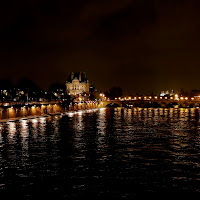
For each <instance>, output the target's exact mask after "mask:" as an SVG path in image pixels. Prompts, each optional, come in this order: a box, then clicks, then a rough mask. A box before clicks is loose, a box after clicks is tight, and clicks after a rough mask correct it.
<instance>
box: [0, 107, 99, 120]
mask: <svg viewBox="0 0 200 200" xmlns="http://www.w3.org/2000/svg"><path fill="white" fill-rule="evenodd" d="M97 109H99V108H93V109H86V110H78V111H75V110H74V111H67V112H57V113H50V114H43V115H31V116H26V117H15V118H9V119H0V123H7V122H17V121H21V120H28V119H36V118H42V117H51V116H56V115H67V114H77V113H82V112H90V111H94V110H97Z"/></svg>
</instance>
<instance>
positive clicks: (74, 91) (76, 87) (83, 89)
mask: <svg viewBox="0 0 200 200" xmlns="http://www.w3.org/2000/svg"><path fill="white" fill-rule="evenodd" d="M66 89H67V93H68V94H69V95H80V94H83V93H86V94H89V89H90V84H89V81H88V80H87V78H86V74H85V73H84V72H75V73H74V72H71V73H70V74H69V77H68V80H67V81H66Z"/></svg>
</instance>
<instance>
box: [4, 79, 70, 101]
mask: <svg viewBox="0 0 200 200" xmlns="http://www.w3.org/2000/svg"><path fill="white" fill-rule="evenodd" d="M0 99H1V102H6V101H16V102H29V101H52V100H64V101H70V97H69V96H68V95H67V93H66V86H65V85H64V84H60V83H53V84H52V85H50V87H49V89H48V90H47V91H44V90H42V89H41V88H40V87H39V86H38V85H37V84H36V83H35V82H34V81H32V80H30V79H28V78H22V79H21V80H19V82H18V83H17V84H13V83H12V82H11V81H10V80H7V79H1V80H0Z"/></svg>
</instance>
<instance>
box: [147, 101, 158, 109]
mask: <svg viewBox="0 0 200 200" xmlns="http://www.w3.org/2000/svg"><path fill="white" fill-rule="evenodd" d="M161 107H162V106H161V105H160V104H159V103H158V102H154V101H153V102H151V101H150V102H148V103H146V104H145V105H144V108H161Z"/></svg>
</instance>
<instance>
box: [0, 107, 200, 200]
mask: <svg viewBox="0 0 200 200" xmlns="http://www.w3.org/2000/svg"><path fill="white" fill-rule="evenodd" d="M199 133H200V123H199V110H197V109H194V108H191V109H171V108H170V109H159V108H158V109H136V108H135V109H132V110H131V109H121V108H117V109H100V110H95V111H84V112H78V113H75V114H72V113H71V114H67V115H63V116H56V117H49V118H38V119H30V120H22V121H19V122H9V123H4V124H0V193H1V194H6V195H7V197H9V196H13V197H18V196H19V197H24V198H25V199H36V198H38V197H42V198H44V199H48V198H49V197H53V199H75V198H77V199H81V198H83V197H87V198H89V197H92V198H93V199H103V198H104V197H110V198H111V199H116V198H127V199H131V198H133V197H135V196H141V195H143V194H147V193H148V194H158V193H160V194H162V195H171V194H174V193H176V194H177V193H179V194H185V193H190V194H191V193H194V192H199V191H200V165H199V164H200V154H199V153H200V135H199ZM5 199H6V198H5Z"/></svg>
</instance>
